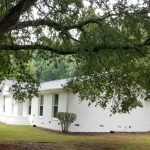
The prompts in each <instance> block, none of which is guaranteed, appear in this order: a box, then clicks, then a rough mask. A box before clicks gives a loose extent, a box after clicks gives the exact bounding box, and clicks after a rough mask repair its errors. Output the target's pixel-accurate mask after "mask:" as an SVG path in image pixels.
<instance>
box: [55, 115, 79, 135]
mask: <svg viewBox="0 0 150 150" xmlns="http://www.w3.org/2000/svg"><path fill="white" fill-rule="evenodd" d="M57 118H58V119H59V121H60V124H61V128H62V132H68V129H69V127H70V125H71V123H73V122H74V121H75V120H76V118H77V115H76V114H74V113H68V112H58V113H57Z"/></svg>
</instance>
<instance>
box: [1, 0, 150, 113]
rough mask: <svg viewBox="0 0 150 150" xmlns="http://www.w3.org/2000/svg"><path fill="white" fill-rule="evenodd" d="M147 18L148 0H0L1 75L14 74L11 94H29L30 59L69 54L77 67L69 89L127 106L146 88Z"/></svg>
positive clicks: (149, 68) (34, 83) (34, 80)
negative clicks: (14, 82)
mask: <svg viewBox="0 0 150 150" xmlns="http://www.w3.org/2000/svg"><path fill="white" fill-rule="evenodd" d="M149 24H150V1H149V0H140V1H138V0H137V1H136V0H135V1H132V0H118V1H115V0H114V1H112V0H92V1H91V0H1V1H0V50H1V51H0V55H1V59H0V61H1V62H0V68H1V71H0V80H1V81H2V80H3V79H5V78H9V79H15V80H17V81H18V83H16V84H15V86H14V91H17V92H15V93H16V94H14V95H15V97H16V98H17V99H20V100H23V99H24V97H29V98H30V97H32V96H33V95H34V94H37V89H38V85H39V80H38V76H37V74H38V73H40V70H39V68H38V66H37V69H35V70H34V69H33V68H32V61H33V60H34V59H37V58H40V59H43V60H44V61H45V62H47V61H49V63H54V62H55V61H56V60H57V59H60V60H61V59H63V58H66V57H67V58H69V59H67V61H68V62H73V63H74V64H75V65H76V66H77V68H78V69H77V70H78V71H77V73H76V77H75V78H72V80H71V81H70V82H69V83H68V88H69V90H72V91H73V92H74V93H79V96H80V98H81V100H90V101H89V103H92V102H95V103H96V104H97V105H100V106H101V107H103V108H106V107H107V105H108V106H110V109H111V111H112V112H113V113H116V112H129V111H130V110H131V109H132V108H135V107H137V106H142V104H141V101H140V98H141V97H142V98H143V99H145V100H147V99H148V98H149V94H150V84H149V83H150V77H149V74H150V65H149V63H150V62H149V61H150V60H149V57H150V56H149V50H150V26H149ZM23 82H25V83H26V89H27V92H25V90H22V88H23V87H21V83H23ZM68 88H67V89H68Z"/></svg>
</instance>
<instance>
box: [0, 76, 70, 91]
mask: <svg viewBox="0 0 150 150" xmlns="http://www.w3.org/2000/svg"><path fill="white" fill-rule="evenodd" d="M67 81H68V79H61V80H54V81H48V82H43V83H41V85H40V87H39V91H47V90H59V89H62V88H63V86H64V85H65V84H66V83H67ZM15 83H16V81H13V80H8V79H6V80H4V81H2V83H1V84H0V89H2V88H3V86H4V85H7V86H8V88H9V89H10V88H11V87H12V86H13V84H15Z"/></svg>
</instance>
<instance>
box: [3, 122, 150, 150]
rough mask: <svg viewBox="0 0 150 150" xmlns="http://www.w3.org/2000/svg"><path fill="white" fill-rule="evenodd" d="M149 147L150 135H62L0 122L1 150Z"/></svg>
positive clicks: (139, 149) (137, 149)
mask: <svg viewBox="0 0 150 150" xmlns="http://www.w3.org/2000/svg"><path fill="white" fill-rule="evenodd" d="M25 148H26V149H28V150H30V149H32V150H33V149H36V150H38V149H40V150H42V149H44V150H150V134H149V133H145V134H131V133H126V134H125V133H123V134H119V133H114V134H108V133H106V134H104V133H101V134H97V135H69V134H68V135H64V134H60V133H53V132H47V131H44V130H41V129H39V128H33V127H29V126H7V125H4V124H0V150H1V149H3V150H5V149H11V150H13V149H15V150H19V149H25Z"/></svg>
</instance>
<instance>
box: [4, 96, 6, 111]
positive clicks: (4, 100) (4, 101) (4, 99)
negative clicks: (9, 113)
mask: <svg viewBox="0 0 150 150" xmlns="http://www.w3.org/2000/svg"><path fill="white" fill-rule="evenodd" d="M5 103H6V102H5V96H4V97H3V112H5V111H6V110H5Z"/></svg>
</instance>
